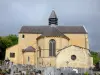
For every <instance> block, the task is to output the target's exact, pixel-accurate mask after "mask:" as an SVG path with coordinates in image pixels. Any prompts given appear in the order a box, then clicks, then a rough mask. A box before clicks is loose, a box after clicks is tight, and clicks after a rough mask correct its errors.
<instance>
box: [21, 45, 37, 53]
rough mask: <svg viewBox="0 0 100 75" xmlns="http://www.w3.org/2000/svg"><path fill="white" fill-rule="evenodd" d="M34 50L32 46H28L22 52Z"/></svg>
mask: <svg viewBox="0 0 100 75" xmlns="http://www.w3.org/2000/svg"><path fill="white" fill-rule="evenodd" d="M35 50H36V49H35V48H33V47H32V46H28V47H27V48H26V49H24V50H23V52H35Z"/></svg>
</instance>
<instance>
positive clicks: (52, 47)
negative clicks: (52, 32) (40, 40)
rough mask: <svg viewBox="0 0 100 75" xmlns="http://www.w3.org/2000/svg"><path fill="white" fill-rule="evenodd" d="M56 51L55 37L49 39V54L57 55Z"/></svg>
mask: <svg viewBox="0 0 100 75" xmlns="http://www.w3.org/2000/svg"><path fill="white" fill-rule="evenodd" d="M55 51H56V41H55V40H54V39H51V40H50V41H49V56H55V55H56V54H55Z"/></svg>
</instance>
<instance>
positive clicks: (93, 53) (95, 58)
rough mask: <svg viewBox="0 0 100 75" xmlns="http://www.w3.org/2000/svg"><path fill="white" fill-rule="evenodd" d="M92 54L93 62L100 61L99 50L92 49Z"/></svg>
mask: <svg viewBox="0 0 100 75" xmlns="http://www.w3.org/2000/svg"><path fill="white" fill-rule="evenodd" d="M91 55H92V57H93V64H94V65H95V64H96V63H98V62H99V61H100V57H99V56H98V53H97V52H93V51H91Z"/></svg>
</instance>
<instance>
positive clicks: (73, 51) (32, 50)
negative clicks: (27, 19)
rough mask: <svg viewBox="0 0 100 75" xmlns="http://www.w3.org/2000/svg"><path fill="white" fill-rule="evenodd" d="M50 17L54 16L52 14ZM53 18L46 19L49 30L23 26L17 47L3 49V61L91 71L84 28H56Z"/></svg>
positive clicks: (91, 60)
mask: <svg viewBox="0 0 100 75" xmlns="http://www.w3.org/2000/svg"><path fill="white" fill-rule="evenodd" d="M52 15H53V16H55V12H54V11H53V13H52ZM53 16H51V17H50V18H49V20H50V21H49V26H26V27H24V26H23V27H22V28H21V30H20V32H19V39H18V44H17V45H15V46H13V47H10V48H7V49H6V56H5V58H8V59H9V60H10V61H12V62H14V63H15V64H32V65H37V66H55V67H58V68H59V67H78V68H90V67H92V66H93V59H92V57H91V54H90V52H89V42H88V34H87V32H86V30H85V28H84V27H83V26H57V22H56V21H57V18H56V16H55V17H53ZM52 18H53V19H52ZM50 40H52V41H50ZM72 55H74V60H73V59H72V58H71V56H72Z"/></svg>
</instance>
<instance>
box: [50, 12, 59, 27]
mask: <svg viewBox="0 0 100 75" xmlns="http://www.w3.org/2000/svg"><path fill="white" fill-rule="evenodd" d="M52 24H54V25H58V18H57V16H56V13H55V11H54V10H52V12H51V15H50V17H49V25H52Z"/></svg>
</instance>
